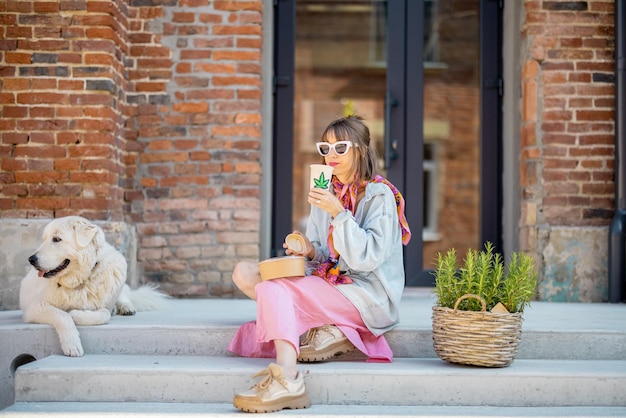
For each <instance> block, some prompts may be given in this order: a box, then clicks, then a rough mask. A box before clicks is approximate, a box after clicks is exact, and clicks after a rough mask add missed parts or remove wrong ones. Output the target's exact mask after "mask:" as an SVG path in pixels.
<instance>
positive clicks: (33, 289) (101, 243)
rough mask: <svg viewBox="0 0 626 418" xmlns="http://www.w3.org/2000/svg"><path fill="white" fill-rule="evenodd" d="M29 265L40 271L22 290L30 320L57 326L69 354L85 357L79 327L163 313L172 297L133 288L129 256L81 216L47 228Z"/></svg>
mask: <svg viewBox="0 0 626 418" xmlns="http://www.w3.org/2000/svg"><path fill="white" fill-rule="evenodd" d="M28 261H29V262H30V264H32V266H33V267H34V269H32V270H31V271H30V272H29V273H28V274H27V275H26V277H24V278H23V279H22V283H21V287H20V309H22V312H23V315H24V321H26V322H34V323H40V324H50V325H52V326H53V327H54V329H55V330H56V332H57V334H58V335H59V339H60V341H61V348H62V350H63V353H64V354H65V355H67V356H72V357H79V356H82V355H83V354H84V351H83V346H82V344H81V341H80V336H79V333H78V330H77V329H76V325H101V324H106V323H107V322H108V321H109V319H110V318H111V315H112V314H115V313H117V314H120V315H134V314H135V312H136V311H138V310H139V311H145V310H151V309H158V308H161V307H163V306H164V304H165V302H166V299H167V298H168V296H167V295H165V294H163V293H160V292H158V291H156V290H155V289H156V286H150V285H146V286H142V287H140V288H139V289H136V290H131V289H130V288H129V287H128V285H127V284H126V260H125V259H124V256H123V255H122V254H121V253H120V252H119V251H117V250H116V249H115V248H114V247H113V246H112V245H111V244H109V243H108V242H106V239H105V236H104V232H103V231H102V229H101V228H100V227H98V226H97V225H94V224H93V223H91V222H89V221H88V220H87V219H85V218H81V217H79V216H68V217H65V218H58V219H54V220H53V221H52V222H50V223H49V224H48V225H46V227H45V228H44V231H43V243H42V244H41V245H40V246H39V248H38V249H37V251H35V253H34V254H33V255H31V256H30V257H29V258H28Z"/></svg>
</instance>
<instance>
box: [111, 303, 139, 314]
mask: <svg viewBox="0 0 626 418" xmlns="http://www.w3.org/2000/svg"><path fill="white" fill-rule="evenodd" d="M115 313H117V314H118V315H124V316H133V315H135V314H136V313H137V310H135V307H134V306H133V305H129V304H126V303H117V304H116V305H115Z"/></svg>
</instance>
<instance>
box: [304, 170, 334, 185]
mask: <svg viewBox="0 0 626 418" xmlns="http://www.w3.org/2000/svg"><path fill="white" fill-rule="evenodd" d="M332 177H333V168H332V167H331V166H329V165H326V164H311V181H310V184H309V187H310V188H311V189H313V188H317V189H326V190H329V189H330V180H331V179H332Z"/></svg>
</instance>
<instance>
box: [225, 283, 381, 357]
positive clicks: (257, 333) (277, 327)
mask: <svg viewBox="0 0 626 418" xmlns="http://www.w3.org/2000/svg"><path fill="white" fill-rule="evenodd" d="M339 286H350V285H339ZM255 292H256V301H257V320H256V321H251V322H247V323H245V324H243V325H242V326H241V327H240V328H239V329H238V330H237V332H236V334H235V336H234V337H233V339H232V341H231V342H230V344H229V345H228V350H229V351H232V352H233V353H236V354H239V355H240V356H243V357H263V358H275V357H276V351H275V349H274V343H273V340H286V341H289V342H290V343H291V344H292V345H293V346H294V347H295V349H296V352H298V353H299V352H300V348H299V347H300V336H301V335H302V334H304V333H305V332H306V331H308V330H309V329H311V328H315V327H319V326H322V325H324V324H335V325H336V326H337V327H338V328H339V329H340V330H341V331H342V332H343V333H344V334H345V336H346V337H347V338H348V339H349V340H350V342H352V344H354V346H355V347H356V348H357V349H359V350H360V351H361V352H362V353H364V354H365V355H366V356H367V357H368V360H367V361H370V362H385V363H387V362H391V361H392V360H393V353H392V351H391V347H389V344H388V343H387V340H386V339H385V337H384V336H383V335H380V336H378V337H376V336H374V334H372V332H371V331H370V330H369V329H368V328H367V327H366V326H365V324H364V323H363V320H362V319H361V315H360V314H359V311H358V310H357V309H356V308H355V307H354V305H352V303H351V302H350V301H349V300H348V299H347V298H346V297H345V296H344V295H343V294H342V293H341V292H340V291H339V290H337V289H336V287H335V285H332V284H330V283H328V282H327V281H326V280H324V279H322V278H320V277H317V276H305V277H298V278H286V279H276V280H270V281H265V282H261V283H259V284H258V285H257V286H256V288H255Z"/></svg>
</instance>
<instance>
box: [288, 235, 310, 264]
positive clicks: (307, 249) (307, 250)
mask: <svg viewBox="0 0 626 418" xmlns="http://www.w3.org/2000/svg"><path fill="white" fill-rule="evenodd" d="M292 234H297V235H299V236H301V237H302V239H303V240H304V251H303V252H297V251H294V250H292V249H291V248H289V247H288V246H287V243H285V242H283V248H284V249H285V254H287V255H299V256H303V257H306V258H307V260H313V258H314V257H315V248H314V247H313V244H311V241H309V239H308V238H307V237H306V235H304V234H303V233H301V232H300V231H293V232H292Z"/></svg>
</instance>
